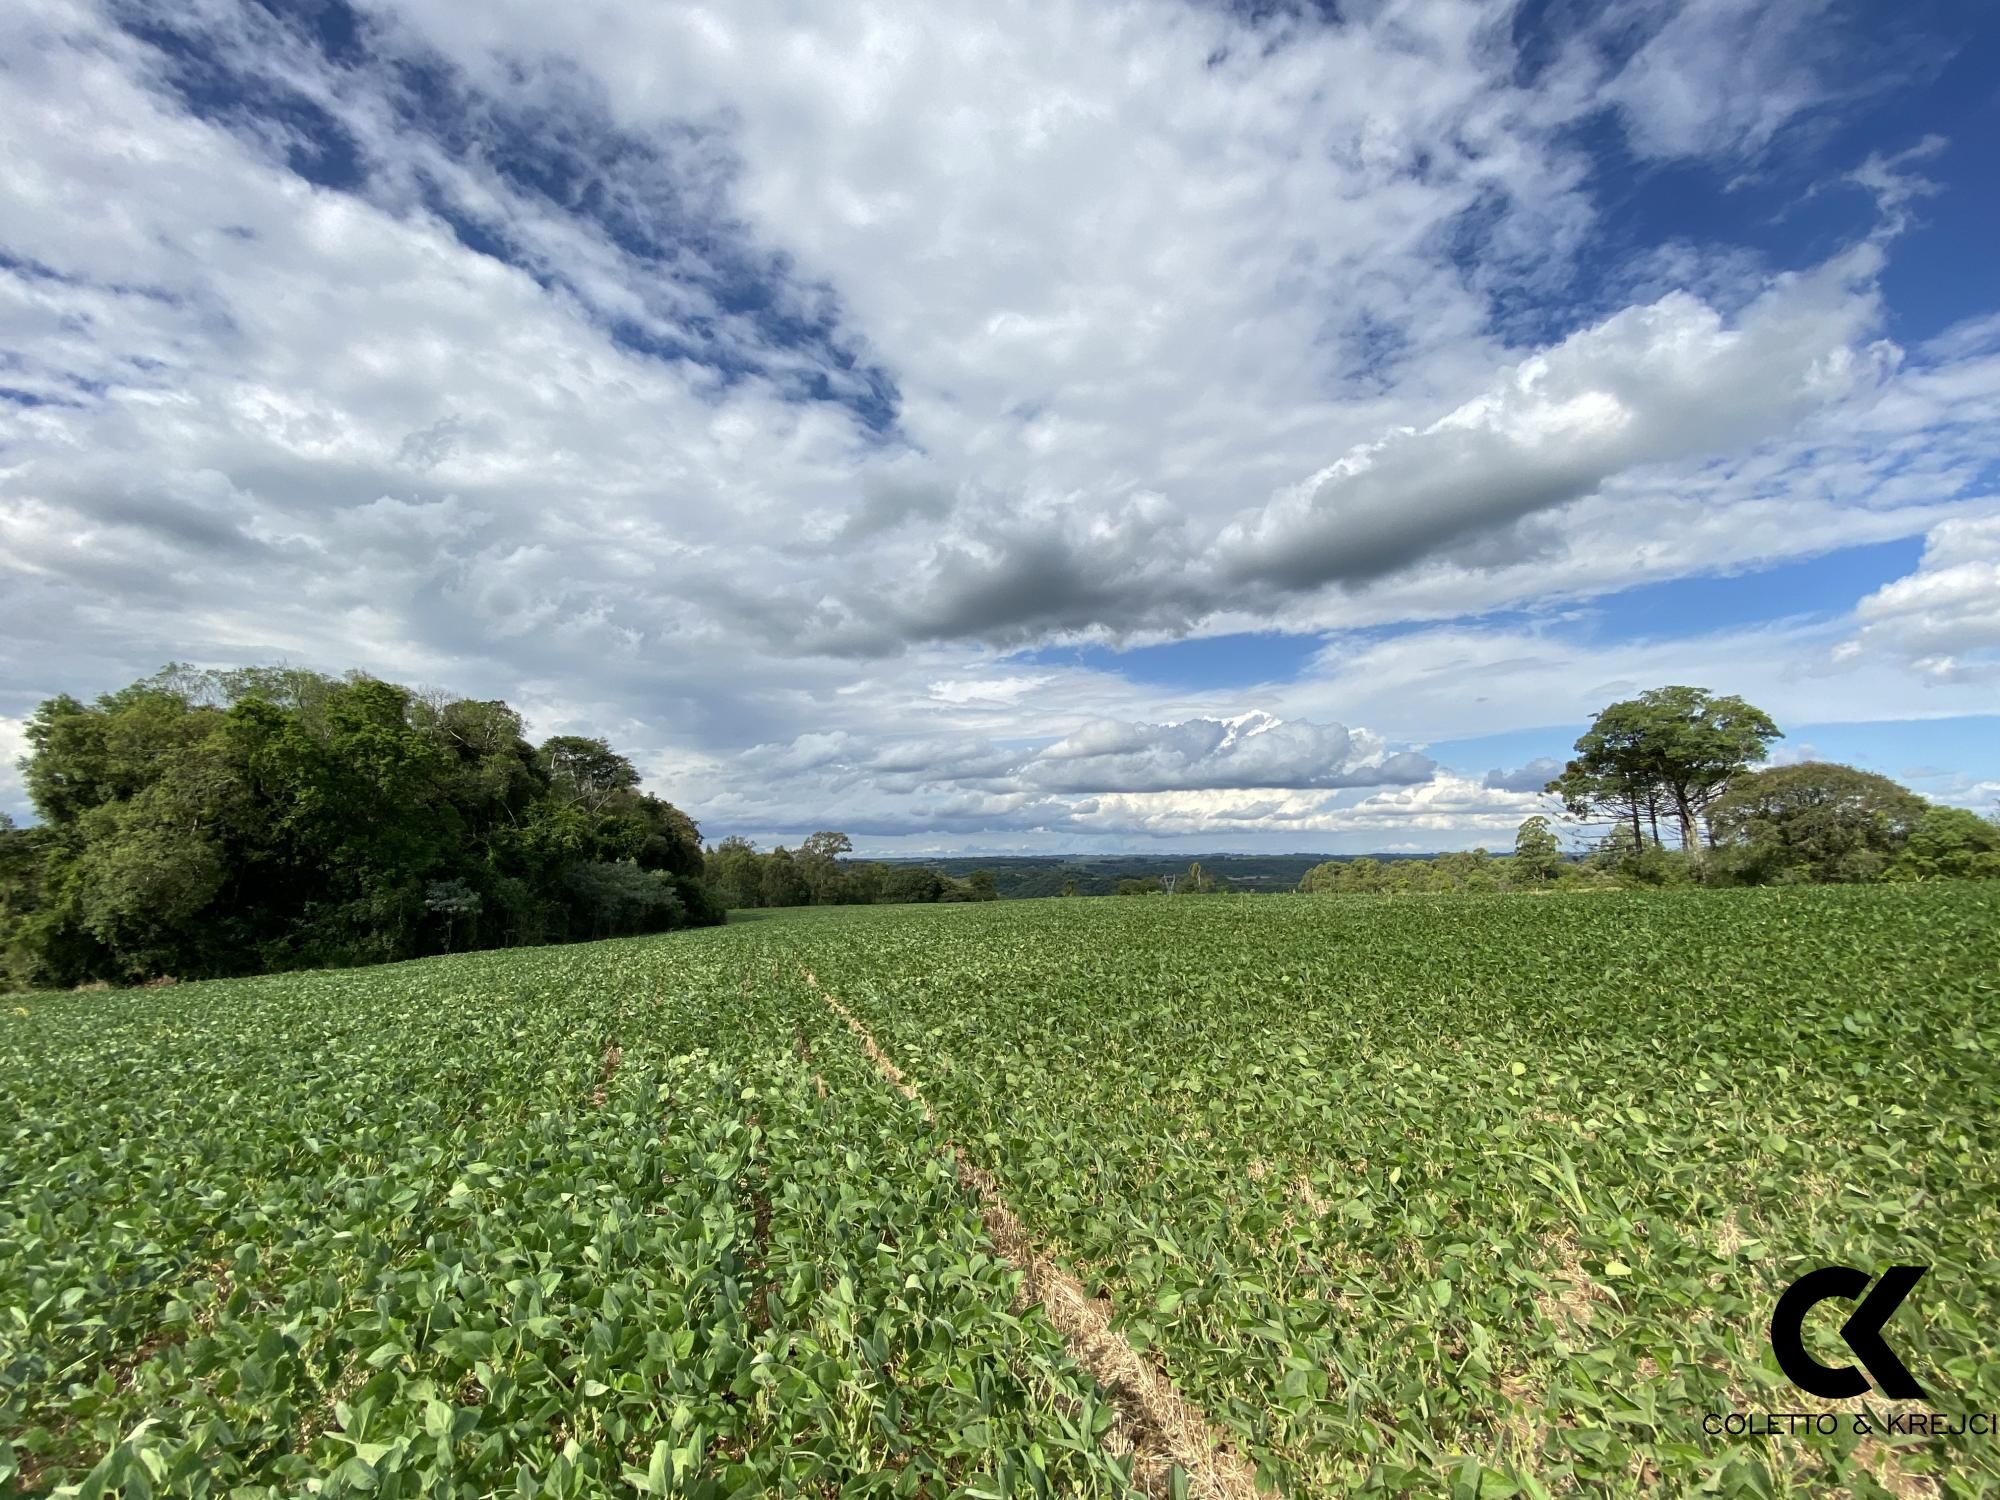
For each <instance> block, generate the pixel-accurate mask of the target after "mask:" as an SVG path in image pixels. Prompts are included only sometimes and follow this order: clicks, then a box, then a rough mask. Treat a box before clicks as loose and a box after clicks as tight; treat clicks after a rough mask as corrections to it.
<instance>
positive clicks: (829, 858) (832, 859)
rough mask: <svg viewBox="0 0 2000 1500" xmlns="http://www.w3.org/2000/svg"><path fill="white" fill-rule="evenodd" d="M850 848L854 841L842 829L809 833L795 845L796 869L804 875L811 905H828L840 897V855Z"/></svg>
mask: <svg viewBox="0 0 2000 1500" xmlns="http://www.w3.org/2000/svg"><path fill="white" fill-rule="evenodd" d="M853 852H854V841H853V840H852V839H850V838H849V837H848V836H847V835H846V834H844V833H833V832H825V833H815V834H809V835H808V836H807V837H806V840H805V842H804V843H802V844H800V845H799V853H798V864H799V873H800V874H802V875H803V876H805V881H806V887H807V889H809V890H810V891H811V892H812V899H813V904H814V905H815V906H828V905H832V904H833V903H835V902H838V901H840V900H842V899H844V892H843V891H842V890H841V885H842V872H841V867H840V857H841V855H843V854H852V853H853Z"/></svg>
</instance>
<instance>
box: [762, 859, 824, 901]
mask: <svg viewBox="0 0 2000 1500" xmlns="http://www.w3.org/2000/svg"><path fill="white" fill-rule="evenodd" d="M762 895H763V902H762V904H763V905H765V906H804V905H806V904H807V903H809V902H810V901H811V900H812V887H811V886H810V885H808V884H807V883H806V877H805V872H804V871H802V870H801V869H800V868H799V862H798V861H797V860H796V859H794V858H793V857H792V851H791V850H789V849H787V848H786V847H785V846H784V845H783V844H780V845H779V846H778V847H777V848H775V849H773V850H772V851H771V852H770V853H769V854H767V855H765V856H764V871H763V881H762Z"/></svg>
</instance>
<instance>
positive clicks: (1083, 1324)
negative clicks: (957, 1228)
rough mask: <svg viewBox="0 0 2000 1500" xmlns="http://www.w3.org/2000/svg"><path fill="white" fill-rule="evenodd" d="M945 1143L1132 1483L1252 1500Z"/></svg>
mask: <svg viewBox="0 0 2000 1500" xmlns="http://www.w3.org/2000/svg"><path fill="white" fill-rule="evenodd" d="M799 973H800V974H802V975H803V976H804V977H805V981H806V983H807V984H808V985H809V986H811V988H812V990H813V991H814V993H816V994H817V995H818V996H819V997H820V999H821V1000H823V1001H824V1002H825V1003H826V1006H827V1008H828V1009H829V1010H831V1011H832V1012H833V1013H834V1014H835V1015H837V1016H839V1017H840V1019H841V1020H842V1021H844V1022H846V1023H847V1028H848V1030H850V1031H852V1032H853V1033H854V1035H855V1036H856V1038H858V1039H859V1041H860V1043H861V1050H862V1053H863V1054H864V1055H865V1056H866V1057H867V1058H868V1060H869V1061H870V1062H872V1063H873V1064H874V1065H875V1068H876V1070H877V1071H878V1072H879V1073H881V1075H882V1076H883V1077H884V1078H885V1079H887V1080H888V1082H889V1084H890V1085H891V1086H892V1087H893V1088H894V1089H895V1090H896V1091H897V1092H898V1093H899V1094H901V1095H902V1096H903V1097H904V1098H905V1099H907V1100H909V1101H910V1102H911V1103H913V1104H915V1105H916V1106H917V1107H918V1108H919V1109H921V1110H922V1111H923V1114H924V1118H925V1120H927V1121H929V1122H931V1123H932V1124H936V1123H937V1116H936V1115H935V1114H934V1113H933V1112H932V1110H931V1107H930V1103H929V1101H928V1100H926V1099H925V1098H924V1097H923V1095H922V1094H920V1093H919V1092H918V1091H917V1089H916V1087H915V1085H913V1084H912V1083H911V1082H910V1081H909V1079H908V1078H907V1077H905V1076H904V1074H903V1070H902V1069H901V1068H899V1067H897V1066H896V1064H895V1061H894V1060H893V1059H892V1058H891V1057H890V1056H889V1054H888V1053H886V1052H884V1051H883V1050H882V1047H881V1045H880V1044H879V1043H878V1042H877V1041H876V1040H875V1037H874V1035H873V1033H871V1032H870V1031H869V1030H868V1028H867V1026H865V1025H864V1024H863V1023H862V1022H861V1020H860V1018H859V1017H857V1016H856V1015H855V1014H854V1013H853V1012H852V1011H850V1010H849V1009H848V1008H847V1007H846V1006H845V1005H843V1004H841V1003H840V1000H839V998H838V997H836V996H835V995H834V994H833V992H832V991H831V990H829V989H827V988H826V986H825V985H823V984H821V983H820V982H819V977H818V976H817V975H816V974H814V973H813V971H812V970H811V969H808V968H807V967H805V965H803V964H801V965H800V966H799ZM945 1145H946V1147H947V1148H948V1149H949V1150H950V1152H951V1155H952V1161H953V1163H954V1164H955V1166H956V1167H957V1170H958V1182H959V1186H960V1187H962V1188H964V1189H965V1190H966V1191H967V1192H969V1193H971V1194H972V1196H973V1197H974V1198H975V1199H976V1200H977V1202H978V1204H979V1216H980V1219H981V1221H982V1222H983V1223H984V1224H985V1226H986V1234H987V1237H988V1238H989V1239H991V1240H992V1241H993V1245H994V1248H995V1249H997V1250H998V1251H999V1252H1000V1253H1001V1255H1003V1256H1004V1257H1006V1259H1007V1261H1008V1262H1009V1264H1011V1265H1012V1266H1013V1267H1014V1268H1015V1269H1016V1270H1018V1271H1020V1272H1021V1275H1022V1282H1021V1294H1022V1296H1023V1298H1024V1299H1025V1300H1027V1301H1029V1302H1032V1303H1038V1304H1039V1305H1040V1306H1041V1308H1042V1311H1043V1312H1044V1313H1045V1314H1046V1315H1047V1316H1048V1319H1049V1321H1050V1322H1051V1323H1052V1324H1054V1325H1055V1328H1056V1330H1057V1332H1059V1333H1061V1334H1062V1336H1063V1341H1064V1343H1065V1344H1067V1345H1068V1347H1069V1351H1070V1355H1071V1357H1072V1358H1074V1359H1075V1360H1076V1362H1077V1363H1078V1364H1079V1365H1081V1366H1082V1367H1083V1368H1084V1369H1085V1370H1086V1371H1088V1372H1089V1374H1090V1375H1091V1378H1092V1379H1094V1380H1095V1381H1096V1382H1097V1384H1098V1386H1099V1387H1100V1388H1101V1389H1102V1390H1103V1391H1104V1392H1105V1393H1106V1394H1107V1395H1108V1396H1109V1397H1110V1399H1111V1405H1112V1409H1113V1411H1114V1412H1115V1413H1116V1414H1117V1415H1116V1418H1115V1420H1114V1421H1113V1423H1112V1427H1111V1431H1110V1432H1109V1433H1108V1434H1107V1435H1106V1442H1105V1446H1106V1447H1107V1448H1108V1449H1110V1451H1111V1452H1112V1453H1114V1454H1121V1455H1122V1454H1125V1453H1129V1454H1131V1455H1132V1477H1133V1479H1134V1481H1135V1482H1136V1483H1137V1484H1138V1486H1139V1487H1140V1489H1142V1490H1143V1491H1144V1492H1145V1493H1146V1494H1147V1495H1150V1496H1155V1497H1162V1496H1168V1495H1170V1494H1172V1473H1173V1470H1174V1469H1176V1468H1178V1469H1180V1470H1181V1471H1182V1472H1183V1473H1185V1474H1186V1475H1187V1479H1188V1487H1187V1491H1186V1493H1187V1494H1188V1495H1189V1496H1191V1497H1193V1500H1251V1497H1253V1496H1255V1495H1256V1494H1257V1493H1258V1491H1257V1483H1256V1472H1255V1469H1254V1468H1253V1466H1252V1465H1251V1464H1250V1463H1248V1462H1247V1461H1246V1460H1245V1459H1244V1458H1243V1457H1242V1455H1241V1454H1239V1453H1237V1452H1236V1451H1235V1450H1234V1448H1232V1447H1231V1446H1230V1444H1229V1441H1228V1439H1227V1438H1225V1437H1224V1436H1223V1435H1222V1434H1221V1433H1220V1432H1219V1431H1218V1430H1217V1429H1216V1428H1215V1426H1214V1425H1213V1424H1212V1423H1210V1421H1209V1420H1208V1418H1207V1416H1206V1415H1204V1414H1203V1412H1202V1410H1201V1409H1200V1408H1199V1407H1198V1406H1196V1405H1195V1404H1194V1403H1193V1402H1191V1401H1189V1400H1188V1399H1187V1398H1186V1397H1185V1396H1183V1395H1181V1393H1180V1392H1179V1391H1178V1390H1177V1389H1175V1387H1174V1383H1173V1381H1172V1380H1171V1379H1170V1378H1168V1376H1167V1374H1166V1372H1165V1371H1164V1370H1162V1369H1160V1368H1159V1366H1158V1365H1156V1364H1154V1363H1153V1362H1152V1361H1150V1360H1148V1359H1147V1358H1146V1357H1145V1356H1144V1355H1142V1354H1141V1353H1140V1352H1139V1351H1138V1350H1136V1349H1134V1348H1133V1347H1132V1345H1131V1344H1130V1343H1128V1342H1127V1341H1126V1339H1125V1338H1124V1336H1123V1335H1122V1334H1120V1333H1118V1332H1117V1331H1116V1330H1114V1329H1113V1328H1112V1327H1111V1304H1110V1303H1109V1302H1108V1301H1106V1300H1103V1299H1101V1298H1095V1297H1092V1296H1091V1295H1090V1294H1089V1292H1087V1291H1086V1290H1085V1289H1084V1286H1083V1283H1082V1282H1080V1281H1078V1280H1077V1279H1076V1278H1075V1277H1074V1276H1072V1275H1070V1274H1069V1272H1067V1271H1065V1270H1064V1269H1063V1268H1062V1267H1061V1266H1060V1265H1058V1264H1057V1263H1056V1261H1055V1259H1054V1257H1053V1256H1050V1255H1048V1254H1046V1253H1044V1252H1043V1251H1041V1250H1039V1249H1037V1248H1036V1246H1035V1243H1034V1241H1033V1240H1032V1239H1031V1238H1030V1237H1029V1235H1028V1231H1027V1227H1026V1226H1025V1225H1023V1224H1022V1222H1021V1220H1020V1218H1019V1216H1018V1215H1016V1214H1015V1212H1014V1211H1013V1209H1011V1208H1009V1207H1008V1206H1007V1201H1006V1199H1005V1198H1003V1197H1002V1196H1001V1193H1000V1185H999V1184H998V1183H997V1182H995V1181H994V1179H993V1175H992V1174H991V1173H990V1172H988V1171H986V1170H985V1169H984V1168H982V1167H979V1166H976V1165H974V1164H973V1162H972V1161H971V1159H970V1158H969V1157H967V1156H966V1154H965V1152H964V1150H963V1149H961V1148H960V1146H959V1145H958V1143H957V1142H956V1141H953V1140H951V1139H950V1138H949V1137H947V1138H946V1141H945Z"/></svg>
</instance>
